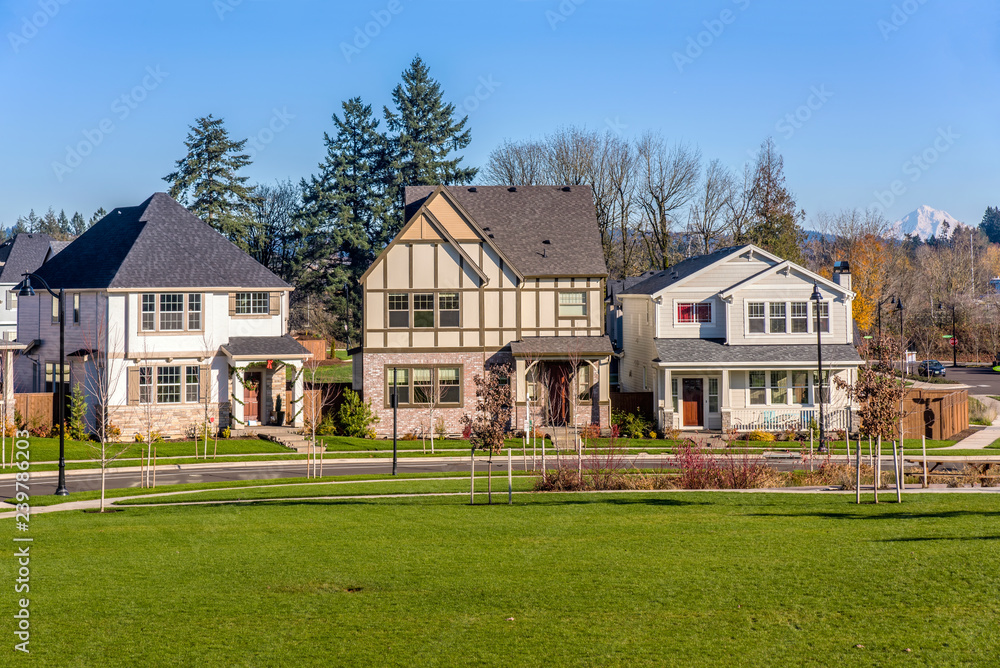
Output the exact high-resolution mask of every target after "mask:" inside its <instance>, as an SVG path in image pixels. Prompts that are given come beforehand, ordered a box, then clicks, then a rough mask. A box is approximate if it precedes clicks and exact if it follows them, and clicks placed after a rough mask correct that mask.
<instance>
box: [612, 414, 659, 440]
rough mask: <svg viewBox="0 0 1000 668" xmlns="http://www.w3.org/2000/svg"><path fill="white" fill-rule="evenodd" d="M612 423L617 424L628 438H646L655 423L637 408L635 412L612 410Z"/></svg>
mask: <svg viewBox="0 0 1000 668" xmlns="http://www.w3.org/2000/svg"><path fill="white" fill-rule="evenodd" d="M611 424H613V425H616V426H617V427H618V429H619V432H620V433H621V435H622V436H624V437H626V438H635V439H640V438H646V435H647V434H648V433H649V431H650V430H651V429H652V427H653V423H652V422H650V421H649V420H647V419H646V418H644V417H643V416H642V414H641V413H639V411H638V410H637V411H636V412H634V413H626V412H624V411H611Z"/></svg>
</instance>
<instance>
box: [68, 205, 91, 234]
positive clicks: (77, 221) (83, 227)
mask: <svg viewBox="0 0 1000 668" xmlns="http://www.w3.org/2000/svg"><path fill="white" fill-rule="evenodd" d="M87 227H88V225H87V221H86V220H84V219H83V216H82V215H81V214H80V212H79V211H74V212H73V217H72V218H70V220H69V232H70V234H72V235H73V236H74V237H78V236H80V235H81V234H83V233H84V232H86V231H87Z"/></svg>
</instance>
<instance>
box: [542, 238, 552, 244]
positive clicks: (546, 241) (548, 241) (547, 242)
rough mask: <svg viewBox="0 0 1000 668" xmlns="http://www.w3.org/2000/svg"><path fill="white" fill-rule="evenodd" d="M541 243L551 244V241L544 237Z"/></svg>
mask: <svg viewBox="0 0 1000 668" xmlns="http://www.w3.org/2000/svg"><path fill="white" fill-rule="evenodd" d="M542 243H543V244H551V243H552V242H551V241H550V240H548V239H546V240H545V241H543V242H542Z"/></svg>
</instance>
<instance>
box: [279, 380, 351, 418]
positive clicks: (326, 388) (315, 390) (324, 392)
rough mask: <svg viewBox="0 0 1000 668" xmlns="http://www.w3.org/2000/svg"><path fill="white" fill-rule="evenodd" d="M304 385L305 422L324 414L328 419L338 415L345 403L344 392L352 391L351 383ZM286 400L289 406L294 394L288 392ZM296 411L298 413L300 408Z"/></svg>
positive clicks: (303, 408) (303, 414)
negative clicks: (288, 401) (342, 404)
mask: <svg viewBox="0 0 1000 668" xmlns="http://www.w3.org/2000/svg"><path fill="white" fill-rule="evenodd" d="M303 385H304V389H303V394H304V395H305V396H304V397H303V399H302V417H303V419H304V420H309V419H311V417H312V416H313V415H320V414H322V416H323V417H326V416H328V415H332V414H334V413H336V412H337V410H339V409H340V404H341V403H342V402H343V401H344V390H349V389H351V384H350V383H315V384H314V383H304V384H303ZM285 398H286V404H287V400H290V399H291V398H292V393H291V392H287V393H286V397H285ZM321 409H322V413H321V412H320V410H321ZM295 410H296V411H297V410H298V407H296V408H295ZM293 412H294V411H293ZM290 418H291V414H290V413H289V414H288V419H290ZM321 419H322V418H321Z"/></svg>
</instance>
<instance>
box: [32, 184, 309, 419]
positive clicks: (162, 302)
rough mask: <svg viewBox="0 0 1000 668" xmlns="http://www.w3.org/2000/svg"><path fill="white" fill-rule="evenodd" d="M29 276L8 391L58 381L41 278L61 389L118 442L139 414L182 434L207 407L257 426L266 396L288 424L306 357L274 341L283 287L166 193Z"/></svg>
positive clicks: (265, 415) (104, 223)
mask: <svg viewBox="0 0 1000 668" xmlns="http://www.w3.org/2000/svg"><path fill="white" fill-rule="evenodd" d="M36 274H37V276H38V278H37V279H32V287H33V288H34V289H35V292H36V294H35V296H34V297H21V298H20V304H19V308H18V312H17V332H18V341H19V342H21V343H25V344H28V349H27V350H26V351H24V353H22V354H21V355H20V356H19V358H18V361H17V362H16V365H15V375H16V380H15V384H16V385H17V387H18V391H21V392H30V391H52V390H53V388H54V384H55V383H57V382H58V366H59V363H58V360H59V307H58V300H56V299H54V298H53V297H52V296H51V295H50V294H49V293H48V292H46V291H45V290H44V289H43V287H42V283H43V282H44V283H47V284H48V286H49V287H51V288H52V289H53V290H54V291H56V292H58V290H59V289H60V288H62V289H64V290H65V302H66V303H65V307H64V309H63V317H65V319H66V324H65V337H66V345H65V350H66V353H67V370H66V371H67V375H68V377H69V378H70V386H72V385H73V384H76V383H80V385H81V387H83V389H84V391H85V392H86V393H87V395H88V403H89V404H90V407H91V410H92V411H96V410H97V409H98V407H100V406H101V405H106V407H107V416H108V420H109V422H110V423H112V424H114V425H115V426H117V427H119V428H120V429H121V430H122V433H123V435H124V436H125V437H129V436H131V434H132V433H140V432H142V430H143V425H144V424H145V423H146V422H148V421H149V420H150V419H153V420H154V421H155V424H156V430H157V431H159V432H160V433H162V434H163V435H165V436H171V437H177V436H183V435H184V434H185V433H188V432H190V431H191V429H192V428H194V427H196V426H198V425H201V424H202V423H203V421H204V415H205V411H206V407H207V410H208V413H209V415H210V416H211V417H213V418H214V419H215V423H214V424H215V425H217V426H219V427H222V426H226V425H232V426H233V428H234V429H240V428H242V427H243V426H244V425H246V426H253V425H257V424H268V423H271V422H273V420H274V414H275V409H276V405H275V403H276V400H277V398H278V397H279V396H281V397H282V399H283V401H282V403H283V406H282V409H283V411H284V412H285V414H286V420H290V421H291V422H292V423H293V424H295V425H301V421H302V418H301V411H300V408H301V403H302V402H301V397H302V374H301V373H299V371H300V369H301V367H302V364H303V361H304V360H305V359H307V358H308V357H309V356H310V354H309V352H308V351H307V350H306V349H305V348H303V347H302V346H301V345H300V344H299V343H298V342H296V341H295V340H293V339H292V338H291V337H290V336H289V335H288V333H287V320H288V296H289V293H290V292H291V290H292V288H291V286H289V285H288V284H287V283H285V282H284V281H282V280H281V279H280V278H278V277H277V276H276V275H274V274H273V273H271V272H270V271H269V270H268V269H267V268H265V267H264V266H262V265H260V264H259V263H257V262H256V261H255V260H254V259H253V258H251V257H250V256H249V255H247V254H246V253H244V252H243V251H241V250H240V249H239V248H237V247H236V246H235V245H233V244H232V243H230V242H229V241H228V240H227V239H225V238H224V237H223V236H222V235H221V234H219V233H218V232H216V231H215V230H214V229H212V228H211V227H209V226H208V225H207V224H205V223H204V222H202V221H201V220H200V219H198V218H197V217H195V216H194V215H192V214H191V213H190V212H189V211H188V210H187V209H185V208H184V207H182V206H181V205H180V204H178V203H177V202H175V201H174V200H173V199H171V198H170V197H169V196H168V195H166V194H165V193H156V194H154V195H153V196H152V197H150V198H149V199H147V200H146V201H145V202H143V203H142V204H140V205H138V206H133V207H123V208H118V209H115V210H113V211H112V212H111V213H109V214H108V215H107V216H105V217H104V218H102V219H101V220H100V221H99V222H98V223H96V224H95V225H94V226H93V227H91V228H90V229H89V230H87V231H86V232H85V233H84V234H83V235H81V236H80V237H79V238H77V239H76V240H75V241H73V242H72V243H71V244H70V245H69V246H68V247H67V248H66V249H65V250H63V251H62V252H61V253H60V254H59V255H57V256H56V257H55V258H53V259H52V260H50V261H49V262H48V263H47V264H45V265H43V266H42V267H41V268H40V269H38V271H37V272H36ZM39 279H41V280H39ZM98 379H103V386H104V387H105V388H106V389H105V390H104V391H102V390H101V389H100V388H101V387H102V384H101V383H99V382H97V381H98ZM67 389H68V388H67ZM102 394H103V395H107V396H106V397H102V396H101V395H102ZM96 415H97V413H94V412H92V413H91V417H92V419H94V418H96ZM92 424H93V422H92Z"/></svg>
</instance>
